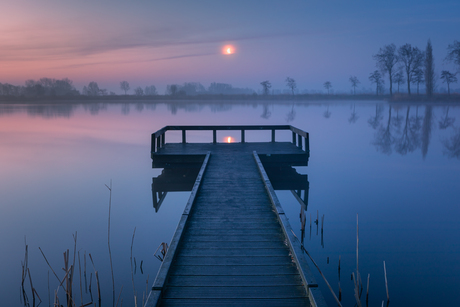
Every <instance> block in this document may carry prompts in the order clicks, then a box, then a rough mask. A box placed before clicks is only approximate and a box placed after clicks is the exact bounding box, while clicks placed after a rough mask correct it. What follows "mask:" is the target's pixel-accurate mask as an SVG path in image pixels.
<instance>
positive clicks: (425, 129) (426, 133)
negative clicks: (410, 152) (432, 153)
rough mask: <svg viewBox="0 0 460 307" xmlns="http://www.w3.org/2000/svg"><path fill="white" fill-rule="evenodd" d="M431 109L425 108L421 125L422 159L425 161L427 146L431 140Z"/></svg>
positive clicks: (430, 107) (429, 107)
mask: <svg viewBox="0 0 460 307" xmlns="http://www.w3.org/2000/svg"><path fill="white" fill-rule="evenodd" d="M432 119H433V107H432V106H426V107H425V118H424V119H423V124H422V157H423V158H424V159H425V157H426V154H427V153H428V145H429V144H430V138H431V127H432V122H433V120H432Z"/></svg>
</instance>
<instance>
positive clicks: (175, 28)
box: [0, 0, 460, 94]
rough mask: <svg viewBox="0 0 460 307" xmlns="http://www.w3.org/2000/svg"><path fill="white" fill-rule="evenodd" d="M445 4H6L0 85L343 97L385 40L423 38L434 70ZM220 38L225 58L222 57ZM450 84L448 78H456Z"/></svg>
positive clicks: (448, 34) (445, 35)
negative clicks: (51, 82)
mask: <svg viewBox="0 0 460 307" xmlns="http://www.w3.org/2000/svg"><path fill="white" fill-rule="evenodd" d="M459 12H460V3H458V2H455V1H448V0H446V1H438V2H436V3H433V2H431V1H404V2H397V1H386V2H385V3H370V2H366V1H354V2H353V3H352V4H350V3H342V2H340V1H328V2H327V3H323V2H312V1H289V2H283V3H281V2H278V1H251V2H249V3H248V2H243V1H232V2H224V1H216V2H212V3H207V2H205V1H194V2H193V3H190V2H187V1H172V2H143V3H136V4H133V3H125V2H123V3H113V2H108V1H100V2H97V3H91V4H89V3H82V2H51V1H47V0H46V1H44V2H40V3H34V2H27V3H26V2H23V1H14V2H13V1H7V2H6V3H4V4H3V9H2V12H1V13H0V16H1V20H2V21H1V22H0V29H1V30H0V33H1V35H2V42H3V44H2V56H1V57H0V65H1V67H2V69H1V70H0V83H10V84H14V85H24V82H25V81H26V80H28V79H35V80H36V79H39V78H42V77H48V78H56V79H62V78H69V79H71V80H73V81H74V85H75V87H76V88H77V89H78V90H80V91H81V89H82V88H83V86H85V85H88V83H89V82H90V81H96V82H97V83H98V84H99V86H100V87H101V88H106V89H107V90H108V91H113V92H115V93H117V94H121V93H122V91H121V89H120V87H119V84H120V82H121V81H123V80H126V81H128V82H129V83H130V85H131V93H132V89H134V88H135V87H138V86H141V87H145V86H149V85H155V86H156V87H157V89H158V92H159V93H160V94H162V93H164V91H165V89H166V85H167V84H173V83H178V84H181V83H184V82H201V83H202V84H203V85H205V86H206V87H207V85H209V84H210V83H211V82H220V83H228V84H232V85H233V86H234V87H242V88H244V87H249V88H252V89H254V90H256V91H257V90H259V89H260V82H262V81H264V80H269V81H270V82H271V83H272V85H273V89H280V90H283V89H286V86H285V82H284V81H285V79H286V77H291V78H294V79H295V80H296V82H297V87H298V89H299V90H304V89H307V90H317V91H319V90H324V89H323V83H324V82H325V81H330V82H331V83H332V86H333V89H334V90H335V91H338V92H349V91H350V88H351V87H350V83H349V81H348V79H349V77H350V76H351V75H353V76H357V77H358V79H359V80H360V81H361V84H360V85H359V89H361V88H363V87H364V88H372V85H371V83H370V81H369V80H368V77H369V74H370V73H371V72H372V71H373V70H375V69H376V67H375V61H374V60H373V59H372V55H373V54H375V53H377V52H378V50H379V48H381V47H383V46H384V45H387V44H391V43H394V44H395V45H396V46H397V47H399V46H401V45H403V44H406V43H409V44H412V45H413V46H417V47H418V48H420V49H422V50H424V49H425V47H426V43H427V40H428V39H431V41H432V44H433V54H434V58H435V68H436V72H437V74H438V75H439V73H440V71H441V70H451V71H454V70H455V67H454V65H453V64H451V63H445V61H443V60H444V58H445V56H446V54H447V51H446V49H447V46H448V45H449V44H452V43H453V42H454V40H459V39H460V38H459V36H458V33H457V31H456V29H458V26H459V23H460V20H459V19H458V17H457V16H458V13H459ZM226 45H232V46H234V48H235V53H233V54H230V55H225V54H222V52H221V50H222V48H223V47H224V46H226ZM454 87H455V85H454Z"/></svg>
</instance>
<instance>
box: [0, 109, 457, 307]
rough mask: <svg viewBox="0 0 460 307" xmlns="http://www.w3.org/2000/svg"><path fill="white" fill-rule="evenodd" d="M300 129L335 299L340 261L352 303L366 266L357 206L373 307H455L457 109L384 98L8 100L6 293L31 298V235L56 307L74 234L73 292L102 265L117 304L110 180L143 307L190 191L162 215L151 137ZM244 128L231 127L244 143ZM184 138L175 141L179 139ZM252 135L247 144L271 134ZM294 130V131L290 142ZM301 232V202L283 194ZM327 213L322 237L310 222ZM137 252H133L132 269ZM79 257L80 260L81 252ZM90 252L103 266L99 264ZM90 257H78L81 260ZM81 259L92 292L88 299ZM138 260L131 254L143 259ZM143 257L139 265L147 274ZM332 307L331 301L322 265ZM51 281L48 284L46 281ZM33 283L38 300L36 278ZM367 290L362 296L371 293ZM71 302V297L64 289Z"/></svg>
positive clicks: (118, 237)
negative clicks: (222, 129)
mask: <svg viewBox="0 0 460 307" xmlns="http://www.w3.org/2000/svg"><path fill="white" fill-rule="evenodd" d="M217 124H220V125H225V124H229V125H238V124H245V125H247V124H251V125H256V124H270V125H272V124H290V125H293V126H296V127H298V128H300V129H303V130H305V131H307V132H309V133H310V150H311V157H310V161H309V166H308V167H300V168H298V171H299V172H300V173H302V174H308V179H309V182H310V190H309V199H308V211H307V233H306V237H305V245H306V248H307V249H308V250H309V251H310V253H311V255H312V256H313V257H314V259H315V261H316V262H317V263H318V264H319V266H320V267H321V269H322V271H323V273H324V274H325V275H326V277H327V278H328V281H329V283H330V284H331V285H332V287H333V289H334V291H336V293H338V287H339V284H338V283H339V276H338V268H337V266H338V261H339V257H340V259H341V276H340V286H341V288H342V302H343V305H344V306H354V304H355V300H354V296H353V282H352V281H351V280H350V277H351V273H352V272H353V271H355V270H356V219H357V214H359V249H360V250H359V270H360V273H361V276H362V279H363V282H364V284H366V282H367V276H368V274H370V291H369V292H370V293H369V305H370V306H380V305H381V302H382V300H386V290H385V280H384V271H383V261H385V263H386V268H387V275H388V287H389V295H390V300H391V303H390V306H458V305H460V296H459V295H458V292H459V291H458V290H459V289H460V288H459V282H460V264H459V263H460V262H459V260H460V223H459V217H460V108H459V107H456V106H454V105H451V106H447V105H443V106H439V105H422V104H420V105H417V104H411V105H400V104H398V105H393V104H392V105H390V104H387V103H383V102H382V103H375V102H343V103H340V102H333V103H327V102H321V103H319V102H318V103H308V104H307V103H296V104H292V103H291V102H282V103H269V104H268V103H267V104H264V103H261V102H260V101H257V102H255V101H254V102H251V101H250V102H247V101H245V102H235V103H234V104H231V103H227V102H225V103H224V102H216V103H211V102H202V103H198V102H192V101H190V102H180V103H173V102H168V103H161V102H157V103H151V104H144V103H136V102H133V103H123V104H122V103H116V104H110V103H106V104H103V103H94V104H85V105H69V106H53V105H33V106H32V105H20V106H18V105H14V106H13V105H0V174H1V176H0V210H1V211H0V212H1V214H0V246H1V253H0V271H1V274H0V283H1V286H0V299H1V305H2V306H22V305H23V304H21V301H20V298H21V296H22V294H21V270H22V267H21V261H24V252H25V242H26V244H27V245H28V260H29V262H28V267H29V268H30V274H31V277H32V281H33V285H34V287H35V288H36V290H37V293H38V295H39V296H40V298H41V299H42V301H43V303H42V305H41V306H48V302H49V297H48V293H49V292H48V283H49V287H50V292H51V305H52V301H53V296H54V291H55V290H58V285H59V282H58V281H57V278H56V277H55V276H54V274H53V272H52V271H51V269H50V268H49V266H48V265H47V263H46V261H45V259H44V257H43V256H42V254H41V252H40V250H39V247H40V248H41V250H42V251H43V252H44V254H45V255H46V258H47V260H48V261H49V263H50V265H51V267H52V268H53V269H54V271H55V272H56V274H57V275H58V276H59V278H60V279H62V278H63V277H64V273H63V270H62V269H61V268H63V267H64V258H63V253H64V252H65V251H66V250H67V249H69V250H70V259H71V262H72V261H73V260H72V259H73V253H74V244H75V241H74V237H73V235H75V233H77V241H76V244H77V254H76V262H75V264H76V271H75V277H74V287H73V293H74V299H75V301H76V303H77V304H78V305H79V304H80V303H81V297H83V303H87V302H89V301H91V298H90V293H89V292H86V291H85V278H84V273H85V262H86V275H87V277H86V280H87V285H86V286H87V287H89V283H90V277H91V282H92V289H93V291H92V293H93V297H94V298H96V297H97V290H96V288H95V276H94V275H95V273H94V272H95V271H94V270H97V271H98V276H99V279H100V283H101V291H102V303H103V306H111V304H112V279H111V274H110V261H109V252H108V244H107V239H108V213H109V190H108V189H107V188H106V186H105V184H107V185H109V184H110V181H111V180H112V187H113V189H112V207H111V232H110V243H111V251H112V257H113V270H114V279H115V291H116V296H117V297H118V294H119V293H120V290H121V288H122V287H123V288H122V294H121V296H120V301H121V300H123V306H134V298H133V297H134V296H133V282H132V280H134V288H135V291H136V292H137V295H138V302H139V305H140V302H142V299H143V295H144V294H145V292H146V288H150V286H151V284H152V282H153V280H154V278H155V276H156V273H157V270H158V268H159V265H160V261H159V260H157V259H156V258H154V257H153V254H154V252H155V250H156V249H157V247H158V245H159V244H160V243H161V242H168V243H169V241H170V240H171V237H172V235H173V233H174V230H175V228H176V226H177V222H178V221H179V217H180V215H181V213H182V210H183V208H184V206H185V203H186V201H187V199H188V194H189V193H187V192H178V193H168V196H167V197H166V200H165V201H164V203H163V204H162V206H161V208H160V210H159V212H157V213H155V210H154V208H153V205H152V192H151V183H152V177H156V176H158V175H159V174H160V172H161V170H157V169H152V168H151V159H150V134H151V133H152V132H154V131H156V130H158V129H160V128H162V127H163V126H165V125H217ZM238 134H239V132H235V133H234V134H232V133H229V134H222V135H219V138H222V139H223V138H224V137H225V136H234V137H235V138H236V139H238ZM179 137H180V136H179V135H175V134H171V136H170V137H168V136H167V140H168V141H179ZM269 137H270V136H269V132H267V134H266V135H265V134H255V135H251V134H250V132H248V135H247V137H246V139H247V141H251V140H256V139H262V140H263V139H264V138H266V140H268V139H269ZM287 138H289V136H288V137H287ZM187 140H188V141H190V142H211V141H212V136H211V134H209V135H207V134H199V133H198V134H190V135H188V136H187ZM277 193H278V196H279V198H280V200H281V202H282V205H283V207H284V209H285V211H286V212H287V214H288V216H289V217H290V222H291V225H292V226H293V228H294V229H295V230H296V232H297V236H299V237H300V221H299V212H300V206H299V204H298V203H297V201H296V200H295V199H294V197H293V196H292V194H291V193H290V192H287V191H278V192H277ZM317 214H319V216H320V220H321V216H323V215H324V233H323V238H322V240H321V234H320V232H321V231H319V234H318V233H317V230H316V225H314V224H313V226H312V231H311V233H310V228H309V223H310V222H309V221H310V215H311V216H312V217H311V218H312V220H315V219H316V215H317ZM134 229H136V230H135V236H134V243H133V246H132V255H133V257H134V258H135V259H136V268H135V274H134V275H133V279H132V275H131V262H130V255H131V243H132V238H133V232H134ZM78 254H79V256H78ZM89 254H91V256H92V259H93V260H94V266H95V269H94V268H93V265H92V264H91V261H90V259H89ZM78 257H80V259H79V258H78ZM79 260H80V266H81V276H82V278H81V280H82V295H81V294H80V277H79V276H80V273H79V271H78V268H79V265H78V263H79ZM133 262H134V261H133ZM141 263H142V270H141ZM310 266H311V269H312V271H313V272H315V274H316V278H317V280H318V282H319V284H320V287H321V288H322V292H323V295H324V297H325V298H326V300H327V301H328V303H329V305H330V306H334V305H335V303H334V300H333V298H332V295H331V294H330V292H329V290H328V289H327V287H326V286H325V283H324V282H323V280H322V278H321V277H320V276H319V274H317V270H316V269H314V267H313V265H311V264H310ZM48 280H49V282H48ZM26 291H27V295H28V297H29V300H30V301H32V293H31V291H30V282H29V280H28V279H27V281H26ZM364 291H365V290H364ZM58 293H59V294H60V299H61V303H63V302H65V301H64V300H65V298H64V296H63V289H62V288H59V290H58Z"/></svg>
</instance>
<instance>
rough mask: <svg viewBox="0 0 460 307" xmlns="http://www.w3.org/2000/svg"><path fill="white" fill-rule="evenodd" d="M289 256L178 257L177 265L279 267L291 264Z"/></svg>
mask: <svg viewBox="0 0 460 307" xmlns="http://www.w3.org/2000/svg"><path fill="white" fill-rule="evenodd" d="M291 262H292V258H291V257H289V256H263V257H261V256H246V255H245V256H237V257H229V256H221V257H218V256H205V257H203V256H178V257H176V260H175V264H176V265H279V264H282V263H291Z"/></svg>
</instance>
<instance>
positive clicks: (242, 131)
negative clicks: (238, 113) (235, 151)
mask: <svg viewBox="0 0 460 307" xmlns="http://www.w3.org/2000/svg"><path fill="white" fill-rule="evenodd" d="M241 143H244V130H243V129H241Z"/></svg>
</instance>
